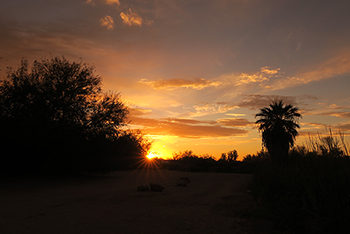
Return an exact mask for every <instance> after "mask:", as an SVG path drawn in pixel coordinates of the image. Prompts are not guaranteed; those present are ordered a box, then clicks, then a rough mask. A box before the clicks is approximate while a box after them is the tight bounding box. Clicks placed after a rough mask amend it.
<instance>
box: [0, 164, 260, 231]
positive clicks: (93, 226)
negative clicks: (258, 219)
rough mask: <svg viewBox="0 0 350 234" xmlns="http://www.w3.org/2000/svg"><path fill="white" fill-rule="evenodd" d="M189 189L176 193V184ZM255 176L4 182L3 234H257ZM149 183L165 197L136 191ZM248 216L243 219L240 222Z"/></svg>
mask: <svg viewBox="0 0 350 234" xmlns="http://www.w3.org/2000/svg"><path fill="white" fill-rule="evenodd" d="M183 176H187V177H189V178H190V179H191V182H190V184H189V185H188V187H177V186H175V184H176V182H177V180H178V179H179V178H180V177H183ZM251 179H252V175H241V174H221V173H188V172H178V171H167V170H159V171H158V170H152V171H148V172H147V171H127V172H117V173H114V174H113V175H110V176H107V177H99V178H97V177H93V178H83V179H82V178H79V179H77V178H75V179H71V180H68V179H66V180H63V181H61V180H56V181H55V182H54V183H53V182H49V181H42V180H34V181H33V180H32V181H27V182H26V183H24V182H22V184H18V183H13V182H12V183H8V182H7V183H6V184H5V183H4V182H3V181H2V187H1V190H0V233H9V234H10V233H36V234H40V233H51V234H54V233H59V234H62V233H84V234H88V233H94V234H96V233H123V234H124V233H125V234H127V233H169V234H171V233H189V234H190V233H221V234H224V233H244V234H246V233H255V232H253V230H252V227H251V225H250V224H249V222H250V221H251V220H249V216H247V215H245V213H246V212H247V211H249V210H250V209H251V208H252V207H253V206H254V204H253V198H252V195H251V194H250V192H249V191H248V185H249V183H250V181H251ZM149 182H153V183H159V184H161V185H162V186H163V187H165V188H166V189H165V190H164V191H163V192H150V191H148V192H137V191H136V188H137V186H139V185H142V184H145V185H146V184H148V183H149ZM245 217H246V218H245Z"/></svg>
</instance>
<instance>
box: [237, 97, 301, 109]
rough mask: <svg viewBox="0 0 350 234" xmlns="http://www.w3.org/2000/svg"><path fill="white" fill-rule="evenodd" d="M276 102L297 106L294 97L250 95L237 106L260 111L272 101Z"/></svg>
mask: <svg viewBox="0 0 350 234" xmlns="http://www.w3.org/2000/svg"><path fill="white" fill-rule="evenodd" d="M278 100H283V102H284V103H285V104H292V105H296V104H297V101H296V97H292V96H281V95H260V94H252V95H246V96H244V98H243V100H242V101H241V102H239V103H238V106H239V107H242V108H249V109H260V108H263V107H266V106H268V105H270V104H271V102H272V101H278Z"/></svg>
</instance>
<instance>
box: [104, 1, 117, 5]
mask: <svg viewBox="0 0 350 234" xmlns="http://www.w3.org/2000/svg"><path fill="white" fill-rule="evenodd" d="M105 1H106V3H107V4H110V5H114V4H115V5H117V6H120V1H119V0H105Z"/></svg>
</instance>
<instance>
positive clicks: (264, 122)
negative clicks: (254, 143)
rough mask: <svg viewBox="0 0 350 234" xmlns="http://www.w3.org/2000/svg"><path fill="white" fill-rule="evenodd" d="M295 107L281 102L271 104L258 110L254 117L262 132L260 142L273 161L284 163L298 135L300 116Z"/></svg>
mask: <svg viewBox="0 0 350 234" xmlns="http://www.w3.org/2000/svg"><path fill="white" fill-rule="evenodd" d="M298 110H299V109H298V108H297V107H293V106H292V105H284V103H283V101H276V102H272V103H271V104H270V106H269V107H265V108H262V109H260V112H259V113H258V114H256V115H255V117H257V118H259V119H258V120H257V121H256V122H255V123H256V124H258V125H259V131H262V142H263V145H264V146H265V147H266V148H267V150H268V152H269V154H270V157H271V159H272V160H274V161H284V160H285V159H286V157H287V156H288V151H289V149H290V147H292V146H293V145H294V140H295V137H296V136H297V135H298V131H297V128H299V124H298V123H297V121H298V119H299V118H300V117H301V114H300V113H299V112H298Z"/></svg>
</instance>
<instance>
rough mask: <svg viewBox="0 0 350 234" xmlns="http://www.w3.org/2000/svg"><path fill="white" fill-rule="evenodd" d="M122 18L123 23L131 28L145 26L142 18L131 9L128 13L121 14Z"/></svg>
mask: <svg viewBox="0 0 350 234" xmlns="http://www.w3.org/2000/svg"><path fill="white" fill-rule="evenodd" d="M120 17H121V18H122V19H123V23H124V24H127V25H129V26H132V25H137V26H142V24H143V19H142V17H141V16H140V15H138V14H137V13H136V12H133V11H132V10H131V9H130V8H129V11H128V12H126V13H124V12H122V13H120Z"/></svg>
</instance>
